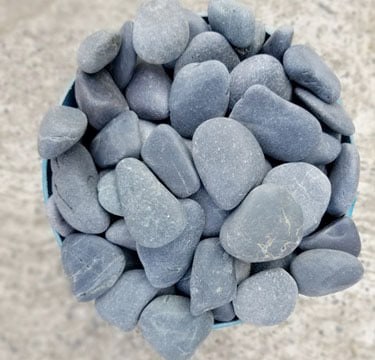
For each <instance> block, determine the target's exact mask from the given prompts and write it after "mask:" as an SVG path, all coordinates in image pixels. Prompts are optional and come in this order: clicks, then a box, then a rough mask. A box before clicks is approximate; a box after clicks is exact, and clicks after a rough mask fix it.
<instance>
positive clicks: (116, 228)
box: [105, 219, 137, 251]
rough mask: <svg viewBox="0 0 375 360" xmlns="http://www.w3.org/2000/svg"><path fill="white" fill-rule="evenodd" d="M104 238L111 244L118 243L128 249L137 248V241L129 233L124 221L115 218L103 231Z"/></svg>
mask: <svg viewBox="0 0 375 360" xmlns="http://www.w3.org/2000/svg"><path fill="white" fill-rule="evenodd" d="M105 238H106V239H107V240H108V241H110V242H111V243H113V244H116V245H120V246H122V247H125V248H127V249H130V250H134V251H136V250H137V243H136V242H135V240H134V239H133V237H132V236H131V235H130V233H129V230H128V227H127V225H126V222H125V221H124V220H123V219H120V220H116V221H115V222H114V223H112V224H111V226H110V227H109V228H108V229H107V231H106V232H105Z"/></svg>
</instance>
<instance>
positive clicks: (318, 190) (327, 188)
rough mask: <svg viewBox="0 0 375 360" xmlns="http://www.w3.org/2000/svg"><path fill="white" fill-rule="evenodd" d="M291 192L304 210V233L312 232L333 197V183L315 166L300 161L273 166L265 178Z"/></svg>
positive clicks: (265, 181)
mask: <svg viewBox="0 0 375 360" xmlns="http://www.w3.org/2000/svg"><path fill="white" fill-rule="evenodd" d="M263 183H264V184H275V185H279V186H282V187H284V188H285V189H286V190H288V191H289V192H290V194H291V195H292V196H293V198H294V199H295V201H296V202H297V203H298V204H299V205H300V206H301V208H302V212H303V235H304V236H306V235H308V234H311V233H312V232H313V231H314V230H315V229H317V227H318V226H319V224H320V221H321V220H322V217H323V215H324V213H325V211H326V210H327V207H328V203H329V199H330V197H331V184H330V182H329V180H328V178H327V176H326V175H324V174H323V172H322V171H320V170H319V169H318V168H316V167H315V166H313V165H311V164H308V163H303V162H298V163H290V164H283V165H280V166H277V167H275V168H273V169H272V170H271V171H270V172H269V173H268V174H267V176H266V177H265V179H264V180H263Z"/></svg>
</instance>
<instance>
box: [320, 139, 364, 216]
mask: <svg viewBox="0 0 375 360" xmlns="http://www.w3.org/2000/svg"><path fill="white" fill-rule="evenodd" d="M359 173H360V159H359V153H358V150H357V148H356V146H355V145H353V144H342V149H341V153H340V155H339V157H338V158H337V159H336V161H335V162H334V163H333V167H332V169H331V172H330V174H329V180H330V181H331V184H332V196H331V201H330V203H329V205H328V210H327V211H328V213H329V214H331V215H334V216H341V215H345V214H346V213H347V211H348V210H349V208H350V207H351V205H352V203H353V201H354V199H355V196H356V193H357V189H358V183H359Z"/></svg>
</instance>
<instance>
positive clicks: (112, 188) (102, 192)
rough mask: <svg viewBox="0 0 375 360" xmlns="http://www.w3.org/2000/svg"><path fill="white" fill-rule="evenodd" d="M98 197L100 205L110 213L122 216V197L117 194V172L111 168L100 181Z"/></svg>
mask: <svg viewBox="0 0 375 360" xmlns="http://www.w3.org/2000/svg"><path fill="white" fill-rule="evenodd" d="M98 199H99V203H100V205H101V206H102V207H103V208H104V209H105V210H106V211H108V212H109V213H111V214H114V215H117V216H122V208H121V203H120V199H119V198H118V194H117V182H116V172H115V171H114V170H111V171H109V172H107V173H106V174H105V175H103V176H101V177H100V179H99V181H98Z"/></svg>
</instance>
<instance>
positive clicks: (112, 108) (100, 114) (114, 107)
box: [74, 70, 129, 130]
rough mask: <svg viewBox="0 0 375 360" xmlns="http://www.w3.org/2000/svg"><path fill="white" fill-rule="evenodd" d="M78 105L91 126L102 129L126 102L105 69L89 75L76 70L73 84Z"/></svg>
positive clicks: (124, 106) (122, 109)
mask: <svg viewBox="0 0 375 360" xmlns="http://www.w3.org/2000/svg"><path fill="white" fill-rule="evenodd" d="M74 91H75V97H76V100H77V104H78V107H79V108H80V109H81V110H82V111H83V112H84V113H85V114H86V115H87V119H88V121H89V123H90V125H91V126H93V127H94V128H95V129H97V130H100V129H102V128H103V127H104V126H105V125H106V124H107V123H109V122H110V121H111V120H112V119H114V118H115V117H116V116H117V115H118V114H120V113H121V112H123V111H126V110H129V106H128V103H127V102H126V100H125V98H124V95H123V94H122V93H121V91H120V90H119V88H118V87H117V85H116V84H115V82H114V81H113V79H112V76H111V75H110V74H109V72H108V71H107V70H101V71H100V72H98V73H96V74H93V75H89V74H86V73H84V72H83V71H78V72H77V75H76V80H75V85H74Z"/></svg>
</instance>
